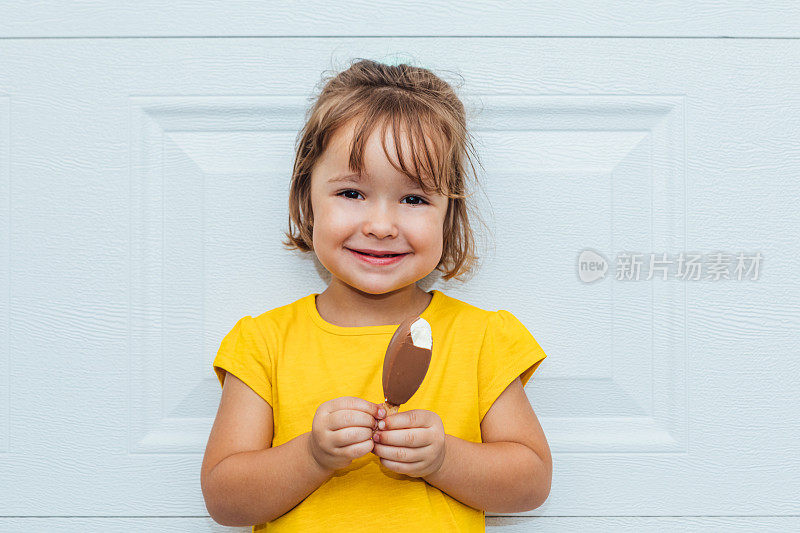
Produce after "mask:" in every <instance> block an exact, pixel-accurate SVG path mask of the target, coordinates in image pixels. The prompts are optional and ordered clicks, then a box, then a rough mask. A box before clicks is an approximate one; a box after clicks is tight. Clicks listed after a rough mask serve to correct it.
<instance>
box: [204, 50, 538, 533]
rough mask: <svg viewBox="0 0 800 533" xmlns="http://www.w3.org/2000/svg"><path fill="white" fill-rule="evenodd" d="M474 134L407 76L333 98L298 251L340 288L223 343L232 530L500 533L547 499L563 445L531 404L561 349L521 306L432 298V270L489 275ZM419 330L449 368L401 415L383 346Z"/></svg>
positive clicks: (432, 80)
mask: <svg viewBox="0 0 800 533" xmlns="http://www.w3.org/2000/svg"><path fill="white" fill-rule="evenodd" d="M465 124H466V121H465V113H464V106H463V105H462V103H461V102H460V100H459V98H458V97H457V96H456V95H455V93H454V91H453V89H452V88H451V87H450V85H448V84H447V83H445V82H444V81H443V80H442V79H440V78H439V77H437V76H436V75H435V74H434V73H432V72H431V71H430V70H427V69H424V68H418V67H412V66H409V65H405V64H401V65H397V66H390V65H385V64H382V63H378V62H374V61H370V60H361V61H358V62H355V63H354V64H352V65H351V66H350V68H348V69H347V70H345V71H343V72H341V73H339V74H337V75H335V76H334V77H333V78H332V79H330V80H329V81H328V82H327V84H326V85H325V86H324V88H323V90H322V92H321V93H320V94H319V96H318V97H317V99H316V102H315V104H314V106H313V107H312V109H311V112H310V114H309V117H308V120H307V122H306V124H305V126H304V128H303V130H302V131H301V132H300V136H299V143H298V147H297V154H296V161H295V165H294V171H293V175H292V181H291V187H290V199H289V215H290V217H289V230H290V232H289V233H287V236H288V237H289V240H288V241H287V242H285V244H286V245H287V246H290V247H295V248H298V249H300V250H302V251H304V252H313V253H314V254H315V255H316V258H317V259H318V260H319V262H320V263H321V264H322V265H323V266H324V267H325V268H326V269H327V270H328V271H329V272H330V274H331V281H330V284H329V285H328V287H327V288H326V289H325V291H324V292H322V293H319V294H318V293H311V294H308V295H307V296H304V297H302V298H300V299H298V300H296V301H294V302H291V303H289V304H286V305H283V306H281V307H277V308H275V309H272V310H269V311H266V312H264V313H262V314H260V315H258V316H256V317H255V318H254V317H252V316H249V315H248V316H245V317H243V318H241V319H240V320H239V321H238V322H237V323H236V324H235V325H234V327H233V329H232V330H231V331H230V332H229V333H228V334H227V335H226V336H225V338H224V339H223V340H222V343H221V346H220V348H219V351H218V353H217V356H216V358H215V359H214V363H213V368H214V371H215V372H216V375H217V377H218V379H219V381H220V384H221V385H222V398H221V400H220V405H219V410H218V412H217V416H216V419H215V421H214V425H213V428H212V430H211V434H210V436H209V440H208V445H207V447H206V453H205V457H204V459H203V466H202V474H201V485H202V491H203V497H204V498H205V502H206V506H207V508H208V510H209V513H210V515H211V517H212V518H213V519H214V520H215V521H216V522H218V523H220V524H222V525H227V526H243V525H253V531H275V532H279V531H303V532H312V531H325V532H331V531H346V532H353V531H370V532H374V531H378V530H379V531H382V532H394V531H403V532H407V531H484V530H485V523H484V512H485V511H490V512H503V513H510V512H521V511H526V510H530V509H534V508H536V507H538V506H539V505H541V504H542V503H543V502H544V501H545V499H546V498H547V496H548V494H549V491H550V480H551V475H552V462H551V456H550V450H549V447H548V445H547V441H546V439H545V436H544V433H543V432H542V428H541V426H540V425H539V422H538V420H537V418H536V415H535V414H534V412H533V410H532V408H531V406H530V404H529V402H528V400H527V397H526V396H525V393H524V391H523V386H524V385H525V383H526V382H527V381H528V380H529V379H530V377H531V375H532V374H533V372H534V371H535V370H536V368H537V367H538V366H539V364H540V363H541V362H542V360H544V358H545V357H546V355H545V353H544V352H543V351H542V349H541V348H540V346H539V344H538V343H537V342H536V340H535V339H534V338H533V336H532V335H531V334H530V333H529V332H528V330H527V329H526V328H525V326H524V325H523V324H522V323H521V322H520V321H519V320H518V319H517V318H516V317H515V316H514V315H513V314H511V313H510V312H509V311H506V310H499V311H487V310H484V309H481V308H479V307H476V306H474V305H471V304H468V303H466V302H463V301H461V300H458V299H456V298H453V297H450V296H448V295H446V294H444V293H443V292H441V291H439V290H437V289H433V290H430V291H425V290H423V289H421V288H420V287H419V286H418V285H417V282H418V281H420V280H421V279H422V278H424V277H425V276H427V275H428V274H430V273H431V272H432V271H433V270H440V271H441V272H444V273H445V275H444V279H445V280H448V279H450V278H452V277H456V279H459V278H458V275H460V274H465V273H467V272H469V271H470V269H471V268H472V266H473V264H474V262H475V260H476V257H475V256H474V255H473V254H472V250H473V235H472V231H471V229H470V224H469V220H468V217H467V211H468V209H467V205H466V199H467V195H465V194H464V191H465V190H466V187H465V180H466V166H465V164H464V163H465V161H466V160H467V159H468V153H467V147H468V146H469V147H471V146H472V145H471V143H470V141H469V138H468V137H469V135H468V132H467V131H466V126H465ZM473 170H474V168H473ZM292 224H294V225H295V226H296V228H297V231H296V232H295V231H294V230H292ZM416 315H420V316H421V317H423V318H424V319H426V320H427V321H428V322H429V323H430V325H431V329H432V334H433V356H432V358H431V362H430V366H429V369H428V373H427V374H426V376H425V379H424V381H423V382H422V384H421V386H420V388H419V389H418V391H417V392H416V393H415V394H414V396H412V397H411V399H410V400H409V401H408V403H406V404H403V405H402V406H401V407H400V412H398V413H397V414H393V415H391V416H389V417H386V414H385V413H384V412H383V410H382V409H379V405H380V404H381V403H382V402H383V400H384V397H383V393H382V390H383V389H382V381H381V377H382V365H383V359H384V354H385V352H386V347H387V345H388V343H389V339H390V338H391V336H392V334H393V333H394V331H395V330H396V328H397V326H398V325H399V324H400V323H401V322H402V321H403V319H405V318H407V317H409V316H416Z"/></svg>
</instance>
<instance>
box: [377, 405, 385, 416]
mask: <svg viewBox="0 0 800 533" xmlns="http://www.w3.org/2000/svg"><path fill="white" fill-rule="evenodd" d="M384 415H386V411H384V410H383V407H379V408H378V417H379V418H383V417H384Z"/></svg>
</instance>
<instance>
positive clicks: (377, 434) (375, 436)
mask: <svg viewBox="0 0 800 533" xmlns="http://www.w3.org/2000/svg"><path fill="white" fill-rule="evenodd" d="M372 440H374V441H375V442H380V441H381V435H380V433H375V434H374V435H373V436H372Z"/></svg>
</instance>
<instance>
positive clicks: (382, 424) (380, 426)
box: [378, 420, 386, 429]
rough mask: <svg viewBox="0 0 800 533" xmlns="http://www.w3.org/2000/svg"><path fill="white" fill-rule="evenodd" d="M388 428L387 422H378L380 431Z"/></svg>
mask: <svg viewBox="0 0 800 533" xmlns="http://www.w3.org/2000/svg"><path fill="white" fill-rule="evenodd" d="M385 427H386V422H384V421H383V420H380V421H378V429H383V428H385Z"/></svg>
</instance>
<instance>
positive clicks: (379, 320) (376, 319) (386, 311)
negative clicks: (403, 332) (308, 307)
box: [316, 278, 432, 327]
mask: <svg viewBox="0 0 800 533" xmlns="http://www.w3.org/2000/svg"><path fill="white" fill-rule="evenodd" d="M431 298H432V296H431V295H430V294H428V293H427V292H425V291H423V290H422V289H420V288H419V287H418V286H417V284H416V283H412V284H411V285H408V286H406V287H402V288H400V289H397V290H395V291H390V292H385V293H382V294H370V293H367V292H364V291H361V290H358V289H356V288H355V287H352V286H350V285H347V284H346V283H343V282H341V281H338V280H336V279H335V278H334V280H333V281H331V284H330V285H328V288H327V289H325V291H324V292H322V293H320V294H319V295H318V296H317V297H316V305H317V312H319V314H320V316H321V317H322V318H323V319H325V320H326V321H327V322H330V323H331V324H334V325H336V326H343V327H361V326H384V325H395V324H400V323H401V322H402V321H403V320H405V319H406V318H408V317H410V316H416V315H419V314H420V313H422V312H423V311H424V310H425V308H426V307H428V304H429V303H430V301H431Z"/></svg>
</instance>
